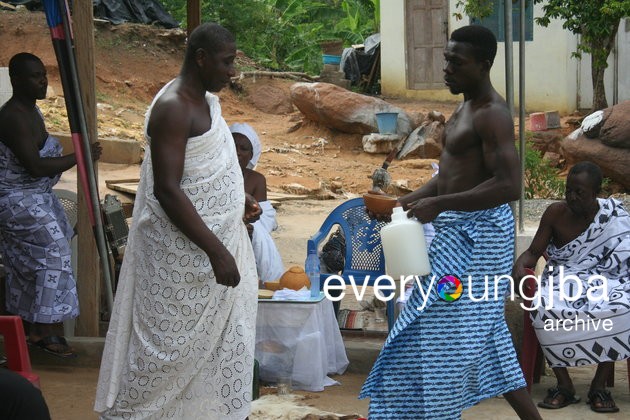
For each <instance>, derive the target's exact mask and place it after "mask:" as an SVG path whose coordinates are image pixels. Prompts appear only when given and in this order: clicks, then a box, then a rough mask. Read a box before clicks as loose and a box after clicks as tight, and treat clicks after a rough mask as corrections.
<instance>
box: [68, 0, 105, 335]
mask: <svg viewBox="0 0 630 420" xmlns="http://www.w3.org/2000/svg"><path fill="white" fill-rule="evenodd" d="M73 11H74V14H73V15H72V21H73V25H72V26H73V33H74V42H75V44H74V49H75V53H76V60H77V71H78V75H79V83H80V85H81V95H82V100H83V106H84V107H85V109H84V112H85V118H86V123H87V129H88V136H89V139H90V142H95V141H96V139H97V138H98V133H97V126H96V124H97V120H96V79H95V66H94V26H93V20H94V16H93V10H92V2H91V1H77V2H74V9H73ZM94 170H95V171H96V170H97V164H96V162H95V163H94ZM97 173H98V172H97ZM77 178H79V177H77ZM77 182H78V183H80V182H81V181H80V180H77ZM82 188H83V186H82V185H78V186H77V191H82ZM78 196H79V215H78V235H79V239H78V241H79V246H78V248H79V261H78V268H77V273H75V275H76V278H77V290H78V293H79V309H80V311H81V315H79V318H78V319H77V323H76V329H75V334H76V335H78V336H84V337H98V336H99V319H100V296H101V270H100V266H99V260H98V252H97V249H96V241H95V240H94V234H93V232H92V224H91V223H90V216H89V210H88V206H87V199H86V197H85V195H84V194H78Z"/></svg>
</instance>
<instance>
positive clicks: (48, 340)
mask: <svg viewBox="0 0 630 420" xmlns="http://www.w3.org/2000/svg"><path fill="white" fill-rule="evenodd" d="M28 344H29V345H31V346H33V347H39V348H40V349H42V350H44V351H45V352H46V353H50V354H52V355H55V356H57V357H61V358H63V359H68V358H72V357H77V354H76V353H75V352H74V351H72V349H71V348H70V346H69V345H68V342H67V341H66V339H65V338H64V337H60V336H58V335H50V336H48V337H43V338H42V339H40V340H37V341H35V342H32V341H30V340H29V341H28Z"/></svg>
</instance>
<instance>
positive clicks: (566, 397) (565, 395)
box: [538, 386, 580, 410]
mask: <svg viewBox="0 0 630 420" xmlns="http://www.w3.org/2000/svg"><path fill="white" fill-rule="evenodd" d="M553 400H556V401H558V402H557V403H555V404H554V403H552V401H553ZM579 402H580V397H576V396H575V392H571V391H569V390H568V389H565V388H560V387H559V386H557V387H555V388H549V389H548V390H547V396H546V397H545V399H544V400H543V401H541V402H539V403H538V407H541V408H547V409H549V410H556V409H558V408H564V407H566V406H567V405H571V404H575V403H579Z"/></svg>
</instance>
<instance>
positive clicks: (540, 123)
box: [529, 112, 547, 131]
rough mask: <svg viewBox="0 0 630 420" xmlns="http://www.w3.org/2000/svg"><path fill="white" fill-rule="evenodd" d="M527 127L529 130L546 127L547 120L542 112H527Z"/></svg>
mask: <svg viewBox="0 0 630 420" xmlns="http://www.w3.org/2000/svg"><path fill="white" fill-rule="evenodd" d="M529 129H530V130H531V131H544V130H546V129H547V121H546V118H545V113H544V112H534V113H532V114H529Z"/></svg>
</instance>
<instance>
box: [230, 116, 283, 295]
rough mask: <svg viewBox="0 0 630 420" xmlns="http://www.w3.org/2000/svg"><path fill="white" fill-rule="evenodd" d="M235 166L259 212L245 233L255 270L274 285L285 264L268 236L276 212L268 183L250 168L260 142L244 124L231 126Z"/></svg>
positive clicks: (265, 280) (259, 149) (274, 225)
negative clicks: (238, 167) (254, 260)
mask: <svg viewBox="0 0 630 420" xmlns="http://www.w3.org/2000/svg"><path fill="white" fill-rule="evenodd" d="M230 131H231V132H232V137H234V143H235V144H236V153H237V154H238V162H239V165H240V166H241V170H242V171H243V180H244V182H245V192H246V193H248V194H250V195H252V196H253V197H254V198H255V199H256V200H257V201H258V205H259V206H260V208H261V210H262V215H261V216H260V219H259V220H258V221H256V222H255V223H248V224H247V229H248V231H249V235H250V237H251V239H252V247H253V248H254V255H255V257H256V269H257V271H258V278H259V279H260V280H261V281H262V282H263V283H265V282H268V281H270V282H274V281H278V279H279V278H280V277H281V276H282V274H283V273H284V271H285V270H284V264H283V263H282V258H281V257H280V253H279V252H278V248H276V244H275V243H274V241H273V238H272V237H271V232H272V231H274V230H276V229H277V228H278V223H276V210H275V209H274V208H273V206H272V205H271V202H270V201H269V200H267V180H266V179H265V176H264V175H263V174H261V173H260V172H256V171H255V170H254V169H253V168H254V167H255V166H256V164H257V163H258V159H259V158H260V154H261V146H260V139H259V138H258V135H257V134H256V131H254V129H253V128H252V127H251V126H250V125H248V124H244V123H235V124H232V125H231V126H230Z"/></svg>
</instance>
